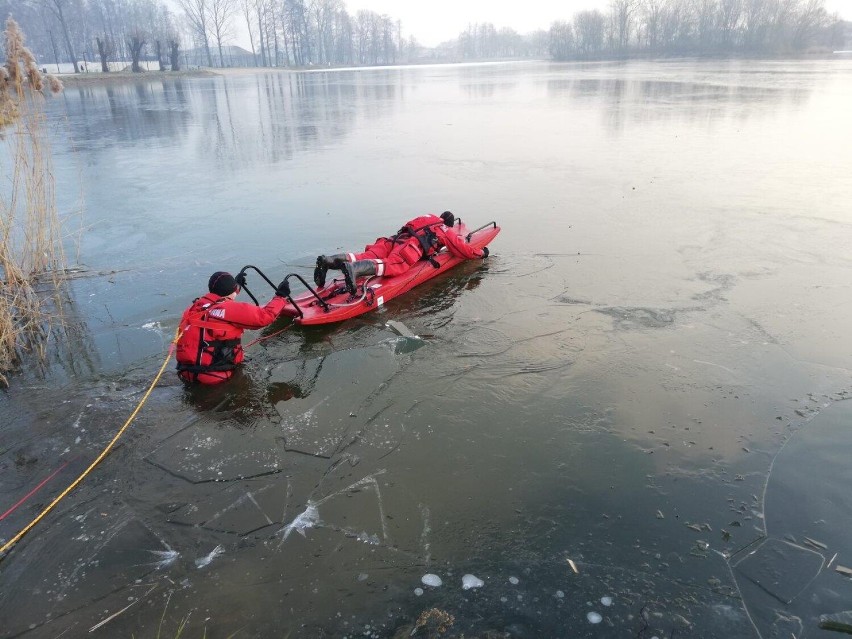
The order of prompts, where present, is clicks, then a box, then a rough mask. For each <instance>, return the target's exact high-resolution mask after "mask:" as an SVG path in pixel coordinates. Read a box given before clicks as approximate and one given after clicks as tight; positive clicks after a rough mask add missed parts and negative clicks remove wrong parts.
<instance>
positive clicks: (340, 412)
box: [270, 344, 401, 457]
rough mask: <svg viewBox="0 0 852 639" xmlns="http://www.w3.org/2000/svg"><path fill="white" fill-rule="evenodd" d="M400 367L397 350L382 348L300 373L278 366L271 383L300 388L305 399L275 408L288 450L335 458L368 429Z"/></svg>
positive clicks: (343, 355) (347, 354) (337, 357)
mask: <svg viewBox="0 0 852 639" xmlns="http://www.w3.org/2000/svg"><path fill="white" fill-rule="evenodd" d="M400 366H401V360H400V356H399V355H396V354H395V353H394V350H393V348H391V347H390V346H389V345H388V344H380V345H377V346H372V347H369V348H361V349H351V350H346V351H341V352H337V353H332V354H331V355H328V356H327V357H324V358H321V359H319V360H313V361H311V362H308V363H306V364H305V366H304V367H300V369H299V370H298V371H296V370H294V365H293V364H292V363H290V362H288V363H286V364H284V365H281V366H279V367H276V368H275V369H274V370H273V371H272V374H271V377H270V383H272V384H275V383H278V384H294V385H297V386H298V387H299V388H300V389H301V390H302V393H301V394H302V395H303V396H298V395H295V396H294V397H293V398H292V399H290V400H287V401H279V402H278V403H277V404H276V405H275V409H276V410H277V411H278V413H279V415H280V416H281V431H282V432H283V434H284V438H285V440H286V448H287V450H288V451H297V452H302V453H307V454H310V455H317V456H321V457H331V456H332V455H333V454H334V453H335V452H336V451H338V450H339V449H340V447H341V446H345V445H346V444H347V443H348V442H349V441H352V439H353V438H355V437H356V436H359V435H360V433H361V432H362V431H363V430H364V427H365V426H366V423H367V421H368V420H369V418H370V415H372V414H374V413H375V409H374V408H373V409H372V410H371V407H373V405H374V403H375V401H376V399H377V398H378V397H380V396H381V394H382V389H384V388H385V386H386V385H387V384H388V382H390V381H391V380H392V379H393V377H394V376H395V375H396V374H397V373H398V372H399V370H400ZM306 376H309V377H310V379H307V380H306V379H305V377H306ZM306 389H310V390H306ZM388 441H390V440H388ZM382 444H384V440H383V441H382Z"/></svg>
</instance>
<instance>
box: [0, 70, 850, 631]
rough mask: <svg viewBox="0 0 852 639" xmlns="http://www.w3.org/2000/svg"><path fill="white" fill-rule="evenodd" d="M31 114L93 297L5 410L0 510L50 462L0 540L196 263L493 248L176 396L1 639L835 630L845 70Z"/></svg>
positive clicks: (156, 96) (234, 87)
mask: <svg viewBox="0 0 852 639" xmlns="http://www.w3.org/2000/svg"><path fill="white" fill-rule="evenodd" d="M49 112H50V118H51V119H50V122H51V125H52V127H53V131H54V138H55V141H54V151H55V154H56V157H55V162H54V166H55V171H56V177H57V182H58V191H59V196H60V207H61V209H62V212H63V213H64V214H65V215H66V216H67V219H68V224H69V227H70V228H71V229H74V228H79V227H80V226H82V227H83V228H84V233H83V235H82V240H81V242H80V261H81V262H82V263H84V264H85V265H86V266H87V267H88V268H89V269H90V272H91V273H94V274H98V273H100V275H94V276H91V277H85V278H80V279H76V280H74V281H73V282H72V284H71V287H70V293H71V295H72V296H73V300H74V308H73V313H72V320H73V321H75V322H77V323H78V324H79V325H80V326H82V328H83V330H82V334H81V336H80V337H78V338H77V339H76V340H75V341H74V342H73V343H72V344H70V345H66V346H65V347H63V348H61V349H59V350H58V351H57V353H56V354H55V356H56V358H57V360H58V361H57V362H56V363H55V364H54V366H53V368H52V370H51V371H50V372H49V374H48V375H47V376H46V377H38V376H35V375H32V374H25V375H22V376H20V377H19V378H17V379H16V380H15V381H14V383H13V386H12V388H11V389H10V390H9V391H5V392H4V393H3V394H2V395H0V424H2V426H0V511H3V512H5V511H6V510H7V508H9V507H11V506H12V505H13V504H15V503H16V502H17V501H18V500H19V499H21V497H22V496H24V495H25V494H27V493H28V492H29V491H31V490H32V489H33V488H34V487H35V486H36V485H38V484H39V482H41V481H42V480H43V479H45V478H46V477H48V476H50V475H51V474H52V473H53V472H54V471H55V470H57V469H61V470H59V472H58V473H57V474H56V475H55V476H53V478H52V479H50V481H48V482H47V483H46V484H45V485H44V486H43V487H42V488H41V489H40V490H39V491H38V492H37V493H36V494H35V495H34V496H33V497H31V498H30V499H29V500H27V501H26V502H25V503H24V505H23V506H21V507H19V508H18V509H17V510H15V511H14V512H13V513H12V514H11V515H9V516H7V517H6V518H4V519H3V520H2V521H0V537H2V538H4V539H8V538H9V537H11V536H12V535H13V534H14V533H15V532H17V530H18V529H19V528H20V527H21V526H23V525H25V524H26V523H27V522H28V521H30V519H31V518H32V517H33V516H34V515H35V514H36V513H37V512H38V511H39V509H40V507H42V506H43V505H45V504H46V503H48V501H49V499H50V498H52V497H53V496H54V495H56V494H58V492H59V491H60V490H61V489H62V488H63V487H64V486H65V485H67V484H68V483H69V482H70V481H71V480H72V479H73V477H75V476H76V474H77V473H78V472H80V471H81V470H82V469H83V468H85V466H86V465H87V464H88V463H89V462H90V461H91V460H92V459H93V458H94V457H95V456H96V455H97V453H98V452H99V451H100V450H101V448H102V447H103V446H104V445H105V444H106V443H107V442H108V441H109V440H110V438H111V437H112V435H113V434H114V433H115V432H116V431H117V429H118V428H119V427H120V425H121V424H122V423H123V422H124V420H125V419H126V417H127V415H129V413H130V412H131V410H132V409H133V407H134V406H135V405H136V403H137V402H138V401H139V400H140V399H141V396H142V393H143V391H144V388H145V386H146V384H147V383H148V382H149V380H150V379H151V378H152V376H153V374H154V373H155V371H156V369H157V367H158V365H159V363H160V362H161V361H162V358H163V357H164V354H165V345H166V344H167V343H168V340H169V339H170V337H171V335H172V333H173V331H174V328H175V326H176V324H177V320H178V318H179V316H180V313H181V311H182V310H183V308H184V307H185V306H186V304H188V302H189V301H190V300H191V299H192V298H193V297H195V296H197V295H199V294H201V293H202V292H203V289H204V286H205V283H206V281H207V277H208V276H209V274H210V273H211V272H212V271H214V270H218V269H229V270H232V271H236V270H237V269H239V267H240V266H242V265H243V264H247V263H252V264H256V265H258V266H260V267H261V268H262V269H264V270H265V271H267V272H269V273H270V275H271V276H272V277H273V278H275V279H278V278H279V277H280V276H282V275H283V274H285V273H287V272H289V271H293V270H295V271H298V272H300V273H302V274H303V275H306V276H307V275H308V274H309V273H310V270H309V267H310V265H311V263H312V262H313V259H314V257H315V256H316V254H317V253H320V252H329V251H337V250H338V249H344V250H352V249H357V248H359V247H360V246H362V245H364V244H365V243H367V242H369V241H372V240H373V239H374V238H375V237H376V236H377V235H383V234H387V233H390V232H393V231H394V230H395V229H396V228H397V227H398V226H399V225H400V224H401V222H402V221H404V220H405V219H407V218H409V217H413V216H414V215H417V214H421V213H424V212H440V211H442V210H445V209H452V210H453V211H455V212H456V214H457V215H460V216H461V217H462V218H463V219H465V221H466V222H467V223H468V224H471V225H478V224H480V223H484V222H487V221H490V220H496V221H497V222H498V223H500V225H501V226H502V227H503V231H502V233H501V234H500V236H499V237H498V238H497V239H496V241H495V242H494V244H493V245H492V256H491V257H490V258H488V260H486V261H484V262H479V261H477V262H470V263H467V264H464V265H462V266H460V267H458V268H457V269H456V270H454V271H453V272H452V273H451V274H449V275H448V276H446V277H442V278H439V279H437V280H434V281H432V282H431V283H429V284H427V285H424V286H423V287H421V288H420V289H418V290H417V291H416V292H415V293H413V294H409V295H408V296H406V297H404V298H402V299H400V300H398V301H396V302H393V303H391V304H389V305H388V306H387V307H386V308H385V309H384V310H382V311H378V312H376V313H373V314H370V315H366V316H363V318H361V319H358V320H353V321H350V322H347V323H344V324H341V325H339V326H333V327H329V328H314V329H300V328H294V329H293V330H289V331H286V332H284V333H282V334H281V335H278V336H275V337H273V338H271V339H269V340H267V341H265V342H262V343H261V344H260V345H258V346H255V347H253V349H252V350H251V351H250V353H251V361H250V362H249V363H248V364H247V365H246V366H245V368H244V371H243V373H242V374H241V375H239V376H238V378H237V379H235V380H234V381H233V382H232V383H230V384H229V385H228V386H227V387H224V388H218V389H212V390H210V389H208V390H197V391H187V390H185V389H184V388H183V387H182V386H181V385H180V384H179V383H177V381H176V380H175V379H174V377H173V375H172V374H171V373H169V375H168V379H167V380H166V381H164V382H163V383H161V385H160V386H158V387H157V389H156V390H155V391H154V393H153V395H152V397H151V399H150V400H149V402H148V403H147V404H146V406H145V408H144V410H143V411H142V413H141V414H140V416H139V418H138V420H137V421H136V422H135V423H134V425H133V427H132V429H131V430H130V431H129V432H128V433H127V434H126V436H125V437H124V438H123V439H122V443H121V445H120V447H119V448H118V449H117V450H116V451H115V452H114V453H113V454H112V455H111V456H110V457H109V458H108V459H107V460H106V461H105V462H104V463H103V464H102V465H101V466H100V467H99V468H98V469H97V470H96V472H95V473H94V474H93V475H92V476H90V477H89V478H88V479H87V480H86V481H85V482H84V483H83V485H82V486H81V487H80V488H79V489H77V490H76V491H75V492H74V493H73V494H72V495H70V496H69V497H67V498H66V499H65V500H63V502H62V503H61V505H60V506H59V507H58V508H57V510H56V511H54V513H52V514H51V515H50V516H49V517H48V518H47V519H46V520H45V521H44V522H42V523H41V524H39V526H38V527H37V528H35V529H34V530H33V531H32V532H31V533H30V534H29V535H28V536H27V537H26V538H25V539H24V540H23V541H22V542H21V543H19V544H18V546H17V547H16V548H15V549H14V550H13V551H12V552H11V553H10V554H9V555H8V556H7V557H6V558H5V559H3V561H2V563H0V636H2V637H4V638H9V637H27V638H32V639H35V638H41V637H46V638H54V637H83V636H95V637H97V636H101V637H130V636H135V637H175V636H177V635H178V633H179V629H180V627H181V623H182V622H183V621H184V620H185V627H184V629H183V634H182V635H181V636H182V637H202V636H206V637H210V638H213V637H293V638H295V637H341V636H348V637H356V636H358V637H363V636H371V637H393V636H400V637H407V636H410V633H411V631H412V627H413V626H414V624H415V622H416V620H417V618H418V616H419V615H420V614H421V613H422V612H423V611H424V610H428V609H430V608H433V607H435V608H438V609H440V610H442V611H445V612H446V613H448V614H451V615H453V617H454V623H453V625H452V626H451V627H450V629H449V631H448V634H449V635H454V636H461V635H462V634H464V636H465V637H479V636H486V634H487V632H489V631H492V632H505V633H509V635H510V636H512V637H623V636H635V637H642V638H643V639H650V638H651V637H655V636H656V637H660V638H662V637H672V636H674V637H683V636H689V637H728V638H732V637H743V638H751V637H764V638H768V637H784V638H788V637H790V636H791V635H793V636H795V637H797V638H801V637H820V636H829V635H830V634H831V633H828V632H827V631H821V630H819V629H818V628H817V623H818V618H819V615H821V614H834V613H838V612H841V611H844V610H847V609H850V608H852V583H850V581H849V580H848V579H847V578H845V577H843V576H841V574H839V573H838V572H836V571H835V567H836V566H837V565H847V566H852V541H850V537H849V535H848V530H849V527H850V525H852V498H850V497H849V495H850V491H849V488H848V487H849V484H850V480H852V478H850V476H849V472H850V471H849V470H848V460H849V458H850V452H852V434H850V425H852V402H848V401H844V400H845V399H846V397H848V396H849V394H850V392H852V380H850V370H852V337H850V331H849V327H850V325H852V257H850V247H852V208H850V201H852V152H850V149H852V126H850V120H849V115H850V113H852V63H850V62H849V61H813V62H801V61H793V62H788V61H771V62H766V61H761V62H756V61H725V62H714V61H701V62H694V61H670V62H658V63H644V62H642V63H629V64H587V65H581V64H566V65H556V64H543V63H536V64H526V63H525V64H494V65H469V66H440V67H422V68H408V69H375V70H357V71H340V72H325V73H303V74H289V73H269V74H257V75H230V76H225V77H210V78H195V79H183V80H179V81H165V82H164V81H159V80H157V79H156V77H155V76H154V75H153V74H152V76H151V79H150V81H147V82H141V83H138V84H126V85H119V84H116V85H111V86H80V87H78V86H73V85H72V86H69V87H68V89H67V90H66V91H65V94H64V96H62V97H61V98H59V99H55V100H53V101H51V103H50V106H49ZM81 194H82V207H83V210H84V212H83V215H82V218H81V217H80V216H79V215H78V214H77V213H75V211H76V210H78V209H79V207H80V206H81ZM255 283H256V284H257V282H255ZM255 290H257V291H258V292H262V293H263V294H264V295H268V293H269V291H267V290H264V289H263V288H262V287H261V286H259V285H256V286H255ZM388 320H396V321H398V322H402V323H403V324H405V325H406V326H407V327H408V328H409V329H410V330H411V331H413V332H414V333H415V334H417V335H419V336H421V338H422V339H419V340H411V339H404V338H400V337H399V336H397V335H396V333H394V332H393V331H392V330H390V328H389V327H388V326H386V322H387V321H388ZM284 325H286V323H285V322H281V323H279V324H276V325H275V326H273V328H272V329H270V331H272V330H276V329H278V328H282V327H283V326H284ZM806 538H807V539H806ZM808 540H812V541H814V542H817V543H815V544H814V543H811V541H808ZM568 560H571V562H573V563H574V565H575V566H576V568H577V572H575V571H574V570H572V568H571V564H570V563H569V561H568ZM427 573H430V574H435V575H438V576H439V577H440V578H441V579H442V581H443V585H441V586H440V587H430V586H426V585H423V584H422V583H421V578H422V577H423V576H424V575H426V574H427ZM466 574H470V575H474V576H475V577H476V578H478V579H480V580H482V581H483V582H484V585H482V586H481V587H479V588H473V589H469V590H465V589H463V587H462V583H463V581H462V580H463V576H464V575H466ZM418 588H421V589H422V590H423V591H424V592H422V594H420V591H418V590H417V589H418ZM607 604H609V605H607ZM128 606H130V607H129V608H126V607H128ZM125 608H126V610H125ZM121 611H123V612H121ZM119 612H120V614H118V615H117V616H115V617H114V618H112V619H111V620H110V621H109V622H108V623H106V624H104V625H102V626H100V627H99V628H98V629H96V630H94V631H93V632H91V633H90V632H89V631H90V629H91V628H93V627H94V626H96V624H98V623H99V622H101V621H103V620H106V619H108V618H110V617H111V616H112V615H114V614H115V613H119ZM590 613H596V614H597V615H599V617H595V614H591V615H590ZM598 618H600V619H601V621H600V623H592V621H596V620H597V619H598ZM205 633H206V635H205ZM426 635H427V630H426V629H421V630H420V631H419V632H418V633H416V634H415V635H414V636H426ZM490 636H496V635H490Z"/></svg>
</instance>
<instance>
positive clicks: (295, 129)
mask: <svg viewBox="0 0 852 639" xmlns="http://www.w3.org/2000/svg"><path fill="white" fill-rule="evenodd" d="M377 80H378V81H377ZM400 95H401V91H400V81H399V77H398V74H381V75H380V76H378V77H377V76H376V74H358V73H351V72H340V73H335V72H329V73H265V74H257V75H252V76H242V77H237V78H234V77H226V78H224V79H223V80H222V82H221V84H218V82H217V85H216V86H215V88H214V90H212V91H211V90H207V91H200V92H198V94H197V96H198V97H200V99H201V101H202V102H203V108H201V109H196V112H198V113H200V117H201V118H202V122H201V127H200V131H201V133H202V135H201V137H200V147H201V152H202V153H203V154H204V155H210V156H213V157H216V158H217V161H218V162H217V163H218V164H222V163H224V164H226V165H232V166H246V165H252V164H258V163H261V164H275V163H277V162H281V161H284V160H289V159H292V158H293V157H295V156H298V155H299V154H301V153H304V152H306V151H310V150H312V149H315V148H322V147H324V146H326V145H329V144H333V143H334V142H336V141H337V140H339V139H341V138H342V137H344V136H346V135H347V134H349V132H350V131H352V130H353V129H354V127H355V124H356V119H357V116H358V114H363V115H364V116H365V117H368V118H369V117H379V116H383V115H385V114H386V113H387V112H388V108H389V107H390V106H391V105H392V104H393V103H394V102H396V101H397V100H398V99H399V96H400Z"/></svg>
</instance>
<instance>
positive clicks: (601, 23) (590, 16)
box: [549, 0, 846, 60]
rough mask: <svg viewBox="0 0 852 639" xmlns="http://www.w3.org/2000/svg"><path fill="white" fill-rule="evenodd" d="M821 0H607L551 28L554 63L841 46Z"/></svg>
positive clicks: (840, 33) (836, 25)
mask: <svg viewBox="0 0 852 639" xmlns="http://www.w3.org/2000/svg"><path fill="white" fill-rule="evenodd" d="M845 28H846V26H845V25H844V23H843V22H842V21H841V20H839V19H838V18H837V17H836V16H831V15H829V14H828V12H827V11H826V9H825V0H611V1H610V4H609V10H608V11H607V12H602V11H597V10H594V11H580V12H579V13H577V14H575V15H574V17H573V19H572V20H570V21H559V22H555V23H553V25H551V27H550V32H549V41H550V47H549V52H550V55H551V56H552V57H553V58H554V59H556V60H569V59H574V58H589V57H603V56H613V55H614V56H627V55H637V54H639V55H642V54H650V55H713V54H743V55H773V54H790V53H798V52H802V51H806V50H809V49H814V48H823V49H825V48H828V49H831V48H836V47H839V46H841V45H843V42H844V39H845V33H844V30H845Z"/></svg>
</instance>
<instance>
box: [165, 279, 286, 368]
mask: <svg viewBox="0 0 852 639" xmlns="http://www.w3.org/2000/svg"><path fill="white" fill-rule="evenodd" d="M207 289H208V290H209V291H210V292H209V293H208V294H207V295H203V296H202V297H199V298H196V299H195V300H194V301H193V302H192V304H191V305H190V307H189V308H188V309H186V311H184V313H183V317H182V318H181V320H180V334H179V337H178V342H177V349H176V352H175V357H176V358H177V370H178V376H179V377H180V378H181V379H182V380H184V381H185V382H190V383H191V382H199V383H201V384H219V383H221V382H224V381H226V380H228V379H229V378H230V377H231V375H233V374H234V369H235V368H236V367H237V365H238V364H240V363H241V362H242V361H243V357H244V354H243V347H242V344H241V343H240V338H241V337H242V336H243V331H245V330H246V329H257V328H263V327H264V326H269V325H270V324H272V322H274V321H275V318H276V317H278V314H279V313H280V312H281V309H282V308H284V305H285V304H286V302H287V299H286V298H287V296H288V295H290V286H289V285H288V284H287V280H284V281H282V282H281V283H280V284H279V285H278V288H276V289H275V296H274V297H273V298H272V299H271V300H269V302H268V303H267V304H266V306H255V305H254V304H249V303H246V302H237V301H235V300H234V298H235V297H236V296H237V293H239V292H240V287H239V285H238V284H237V281H236V280H235V279H234V277H233V275H231V274H230V273H225V272H224V271H216V272H215V273H213V275H211V276H210V281H209V282H207Z"/></svg>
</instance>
